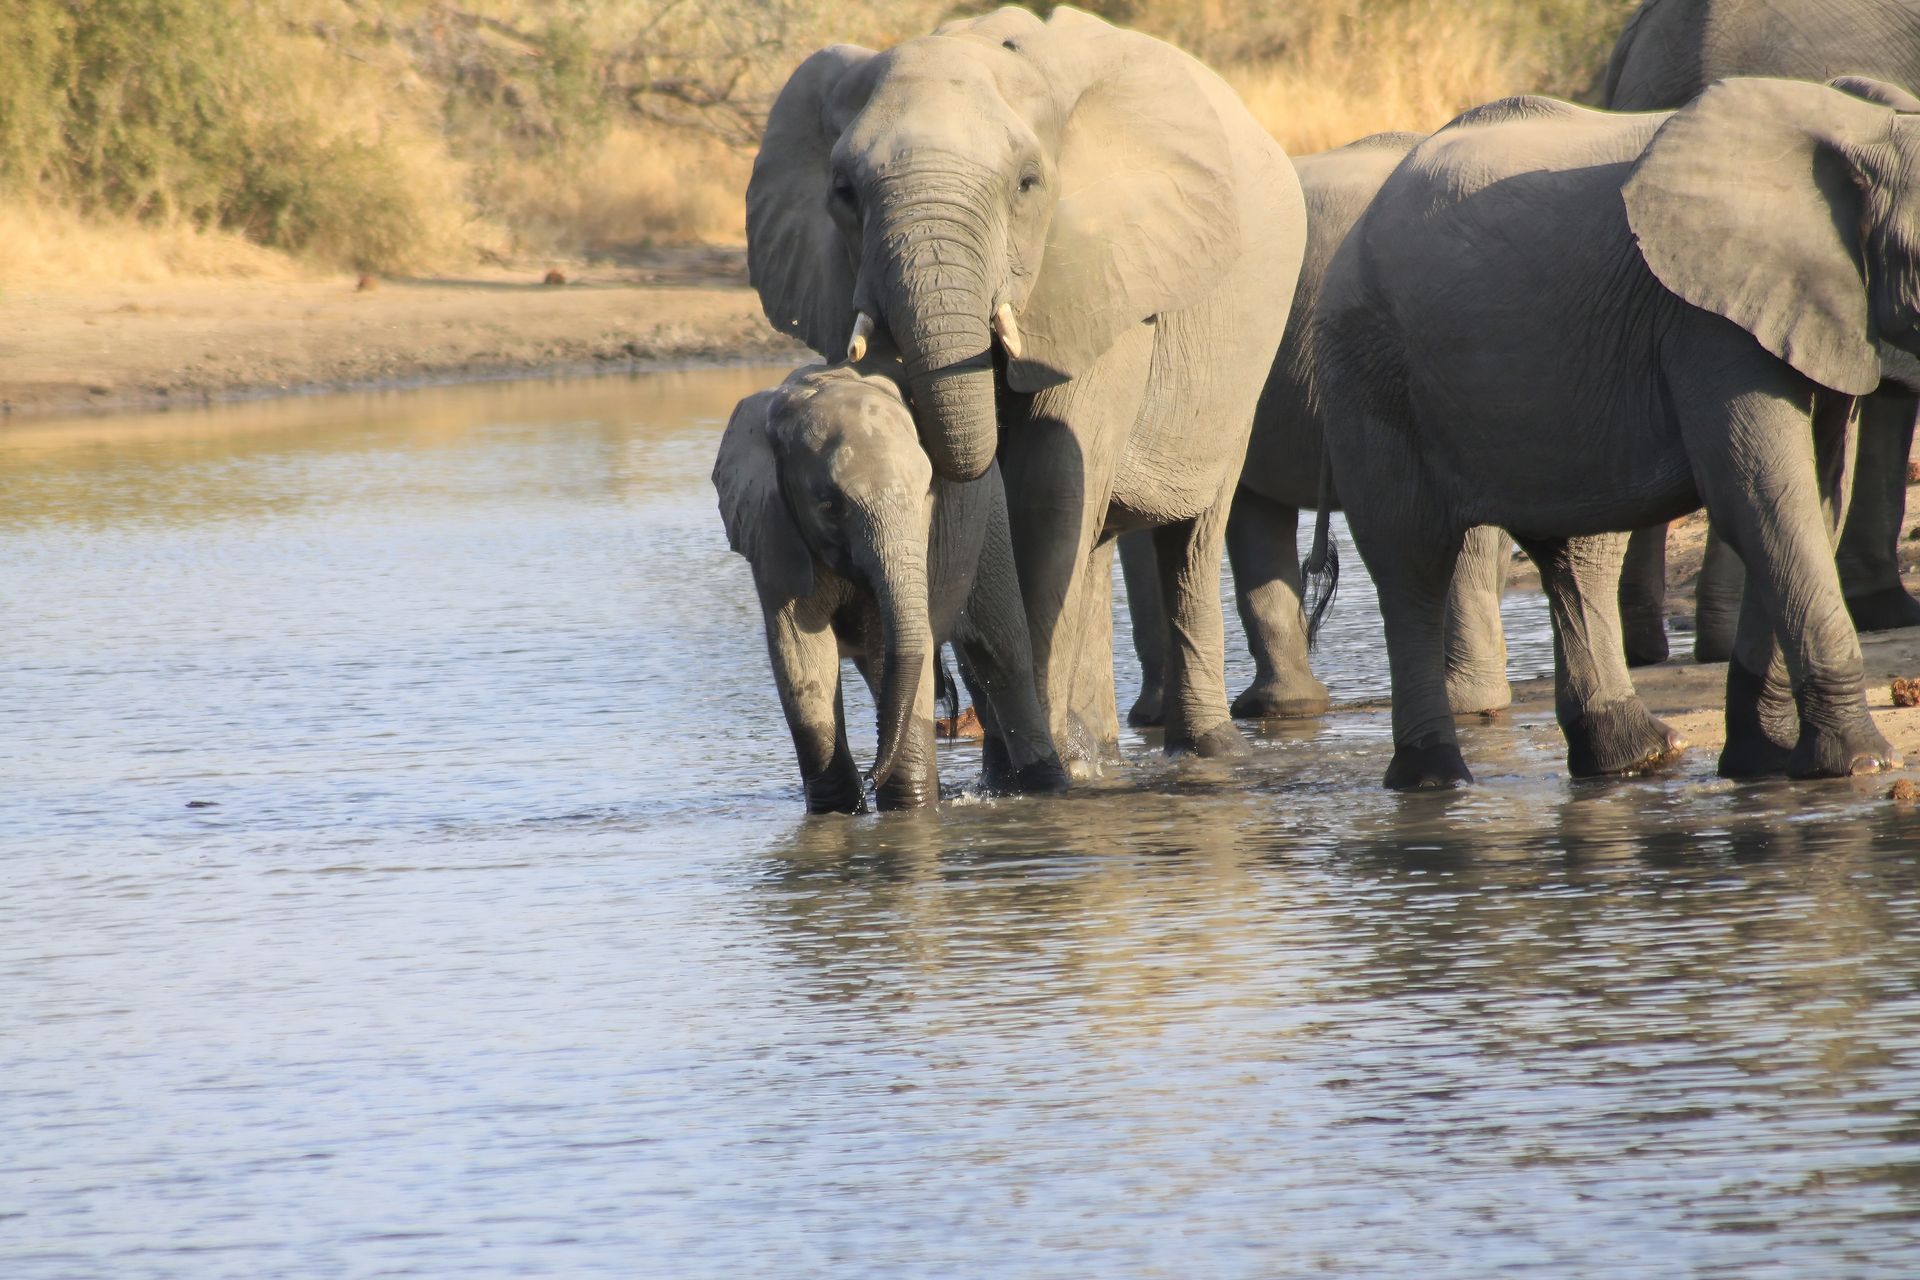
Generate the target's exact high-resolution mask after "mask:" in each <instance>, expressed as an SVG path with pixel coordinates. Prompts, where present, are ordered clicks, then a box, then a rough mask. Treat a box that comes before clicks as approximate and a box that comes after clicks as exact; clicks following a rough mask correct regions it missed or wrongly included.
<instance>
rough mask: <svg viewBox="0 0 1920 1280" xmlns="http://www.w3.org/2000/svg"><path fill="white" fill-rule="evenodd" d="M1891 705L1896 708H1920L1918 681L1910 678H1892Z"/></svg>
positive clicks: (1919, 685)
mask: <svg viewBox="0 0 1920 1280" xmlns="http://www.w3.org/2000/svg"><path fill="white" fill-rule="evenodd" d="M1893 705H1894V706H1896V707H1920V679H1914V678H1913V677H1910V676H1895V677H1894V678H1893Z"/></svg>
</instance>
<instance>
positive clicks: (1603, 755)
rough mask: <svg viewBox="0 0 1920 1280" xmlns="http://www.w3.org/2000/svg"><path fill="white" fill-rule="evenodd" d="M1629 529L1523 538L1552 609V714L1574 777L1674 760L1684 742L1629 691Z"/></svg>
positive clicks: (1590, 775) (1630, 686)
mask: <svg viewBox="0 0 1920 1280" xmlns="http://www.w3.org/2000/svg"><path fill="white" fill-rule="evenodd" d="M1627 541H1628V535H1627V534H1624V533H1603V534H1596V535H1594V536H1591V537H1581V538H1566V539H1522V540H1521V542H1520V545H1521V547H1522V548H1524V549H1525V550H1526V553H1527V555H1528V556H1530V557H1532V559H1533V562H1534V563H1535V564H1536V565H1538V566H1539V567H1540V585H1541V587H1542V589H1544V590H1545V592H1546V594H1547V603H1548V606H1549V607H1550V609H1551V610H1552V612H1553V668H1554V691H1553V700H1554V713H1555V715H1556V716H1557V718H1558V719H1559V721H1560V730H1561V732H1562V733H1564V734H1565V735H1566V739H1567V771H1568V772H1569V773H1571V774H1572V775H1573V776H1574V777H1576V778H1586V777H1594V776H1597V775H1601V774H1616V773H1636V772H1639V771H1641V770H1643V769H1647V768H1650V767H1652V766H1654V765H1657V764H1660V763H1661V762H1663V761H1665V760H1668V759H1671V758H1672V757H1673V756H1675V755H1677V754H1678V753H1679V752H1681V751H1683V750H1685V748H1686V745H1687V744H1686V742H1685V741H1684V740H1683V739H1682V738H1681V737H1680V735H1679V734H1677V733H1675V732H1674V731H1673V730H1672V729H1671V728H1670V727H1668V726H1667V725H1666V724H1664V723H1662V722H1661V721H1659V720H1657V719H1655V718H1654V717H1653V715H1652V714H1651V713H1650V712H1649V711H1648V710H1647V708H1646V705H1645V704H1644V703H1642V702H1641V701H1640V695H1639V694H1637V693H1635V692H1634V689H1633V678H1632V677H1631V676H1630V675H1628V674H1627V660H1626V650H1625V647H1624V645H1623V644H1622V642H1621V636H1620V612H1619V598H1620V597H1619V579H1620V565H1621V562H1622V560H1624V559H1625V557H1626V554H1627Z"/></svg>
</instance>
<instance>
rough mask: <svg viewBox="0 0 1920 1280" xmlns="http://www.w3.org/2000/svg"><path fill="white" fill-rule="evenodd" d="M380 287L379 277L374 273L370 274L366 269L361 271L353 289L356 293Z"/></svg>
mask: <svg viewBox="0 0 1920 1280" xmlns="http://www.w3.org/2000/svg"><path fill="white" fill-rule="evenodd" d="M379 287H380V279H379V277H378V276H374V275H369V274H368V273H367V272H365V271H362V272H361V273H360V278H359V279H358V280H356V281H354V282H353V291H354V292H355V293H369V292H371V291H373V290H375V289H378V288H379Z"/></svg>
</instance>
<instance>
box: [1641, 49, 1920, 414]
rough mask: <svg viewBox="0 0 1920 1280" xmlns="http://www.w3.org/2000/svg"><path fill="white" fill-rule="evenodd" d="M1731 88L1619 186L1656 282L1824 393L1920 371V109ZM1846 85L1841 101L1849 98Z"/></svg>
mask: <svg viewBox="0 0 1920 1280" xmlns="http://www.w3.org/2000/svg"><path fill="white" fill-rule="evenodd" d="M1838 84H1839V87H1837V88H1829V87H1826V86H1822V85H1817V84H1810V83H1803V82H1800V81H1792V80H1761V79H1733V80H1722V81H1720V82H1718V83H1717V84H1714V85H1712V86H1710V87H1709V88H1708V89H1707V91H1706V92H1705V93H1703V94H1701V95H1700V97H1699V98H1697V99H1695V100H1694V102H1693V103H1692V105H1690V106H1687V107H1685V108H1683V109H1681V110H1679V111H1676V112H1674V113H1673V116H1672V117H1671V118H1670V119H1668V120H1667V121H1666V123H1665V124H1663V125H1661V126H1660V129H1659V131H1658V132H1657V133H1655V134H1654V136H1653V139H1652V141H1651V142H1649V143H1648V144H1647V147H1646V150H1645V151H1644V152H1643V153H1642V154H1641V157H1640V159H1639V160H1638V161H1637V162H1636V164H1635V165H1634V169H1633V173H1632V175H1631V176H1630V177H1629V178H1628V179H1627V181H1626V184H1625V185H1624V187H1623V188H1622V195H1623V197H1624V199H1625V201H1626V209H1627V221H1628V223H1629V225H1630V226H1631V227H1632V228H1633V233H1634V236H1635V237H1636V238H1637V239H1638V241H1639V244H1640V253H1641V256H1642V257H1644V258H1645V259H1646V262H1647V265H1648V267H1650V268H1651V269H1652V271H1653V274H1654V275H1655V276H1656V277H1657V278H1658V279H1659V280H1660V282H1661V283H1662V284H1663V285H1665V286H1666V287H1667V288H1668V289H1670V290H1672V291H1673V292H1674V293H1675V294H1677V295H1678V296H1679V297H1681V298H1682V299H1684V300H1685V301H1687V302H1690V303H1692V304H1693V305H1694V306H1696V307H1700V308H1702V309H1704V310H1707V311H1711V312H1714V313H1715V314H1717V315H1720V316H1724V317H1725V318H1726V319H1728V320H1731V321H1733V322H1734V323H1735V324H1737V325H1739V326H1740V327H1741V328H1743V329H1745V330H1746V331H1747V332H1748V333H1751V334H1752V335H1753V336H1754V337H1755V338H1756V339H1758V340H1759V342H1760V345H1761V346H1763V347H1765V348H1766V349H1767V350H1768V351H1770V352H1772V353H1773V354H1774V355H1776V356H1778V357H1779V358H1780V359H1782V360H1784V361H1786V362H1787V363H1788V364H1790V365H1791V366H1793V368H1795V369H1796V370H1798V371H1799V372H1800V373H1802V374H1804V375H1805V376H1806V377H1808V378H1810V379H1812V380H1813V381H1814V382H1817V383H1819V384H1820V385H1822V386H1825V387H1829V388H1831V389H1833V390H1835V391H1839V392H1842V393H1845V394H1848V395H1856V396H1857V395H1865V394H1867V393H1868V392H1870V391H1872V390H1874V389H1875V388H1876V387H1877V386H1879V385H1880V382H1881V380H1882V378H1883V377H1892V378H1895V379H1896V380H1898V381H1902V382H1904V381H1906V380H1907V379H1908V378H1909V377H1910V376H1911V374H1910V371H1911V372H1920V365H1916V362H1915V361H1914V358H1913V357H1914V355H1915V353H1920V116H1916V115H1913V114H1910V113H1909V112H1908V111H1907V110H1905V109H1903V108H1906V107H1908V106H1920V103H1915V102H1914V99H1913V98H1912V97H1911V96H1910V95H1909V94H1907V93H1906V92H1905V91H1903V90H1900V89H1897V88H1894V87H1893V86H1891V85H1884V84H1880V83H1878V82H1875V81H1868V80H1863V79H1861V78H1858V77H1848V78H1847V79H1846V80H1844V81H1841V82H1838ZM1842 90H1844V92H1843V91H1842Z"/></svg>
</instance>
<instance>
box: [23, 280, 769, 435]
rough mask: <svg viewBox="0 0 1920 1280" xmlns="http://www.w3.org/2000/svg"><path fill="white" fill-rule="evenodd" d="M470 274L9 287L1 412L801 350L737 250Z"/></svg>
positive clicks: (139, 404)
mask: <svg viewBox="0 0 1920 1280" xmlns="http://www.w3.org/2000/svg"><path fill="white" fill-rule="evenodd" d="M550 269H556V264H550V263H546V262H541V263H525V264H510V265H503V266H498V267H490V268H487V269H485V270H482V271H475V272H472V273H470V274H468V275H466V276H464V277H462V278H459V279H413V280H366V281H364V282H363V281H362V280H357V279H356V278H355V277H352V276H336V277H330V278H325V279H318V280H311V281H302V282H287V281H275V282H252V281H234V280H207V281H190V282H176V283H168V284H142V285H125V286H84V287H79V286H77V287H75V288H73V289H71V290H60V289H53V288H45V289H38V288H37V289H20V290H15V291H9V292H8V293H7V294H6V295H5V296H4V297H0V413H4V414H6V415H10V416H15V417H18V416H22V415H45V414H66V413H75V412H86V411H92V410H103V409H125V408H154V407H158V406H163V405H167V404H175V403H199V402H204V401H207V400H216V399H229V398H237V397H243V396H249V395H258V394H278V393H283V392H288V391H331V390H344V389H347V388H351V387H363V386H382V385H393V384H405V383H410V382H433V381H450V380H464V379H472V378H485V377H501V376H512V375H515V374H551V373H565V372H576V371H577V372H588V371H591V370H594V369H596V368H617V369H631V368H634V367H646V366H649V365H657V364H672V363H684V362H689V361H702V360H741V359H745V360H753V359H765V360H768V361H777V360H783V359H786V358H789V357H792V358H798V357H799V356H801V355H802V354H804V353H803V350H802V348H800V347H799V346H798V345H797V344H795V343H791V342H788V341H786V340H785V339H783V338H781V337H780V336H779V335H778V334H776V333H774V332H773V331H772V330H771V329H770V328H769V327H768V325H767V322H766V319H765V318H764V317H763V316H762V315H761V313H760V304H759V302H758V300H757V299H756V298H755V297H754V295H753V292H752V290H751V289H749V288H748V287H747V279H746V262H745V252H744V251H743V250H739V249H724V248H722V249H713V248H700V249H682V250H663V251H658V252H654V253H650V254H648V255H646V256H645V257H644V258H642V259H639V260H636V261H632V262H628V263H623V264H620V265H607V264H583V263H560V264H557V270H558V271H559V273H560V274H561V275H562V276H563V277H564V278H565V283H564V284H561V283H555V284H547V283H545V282H544V281H545V279H546V276H547V272H548V271H549V270H550Z"/></svg>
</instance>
